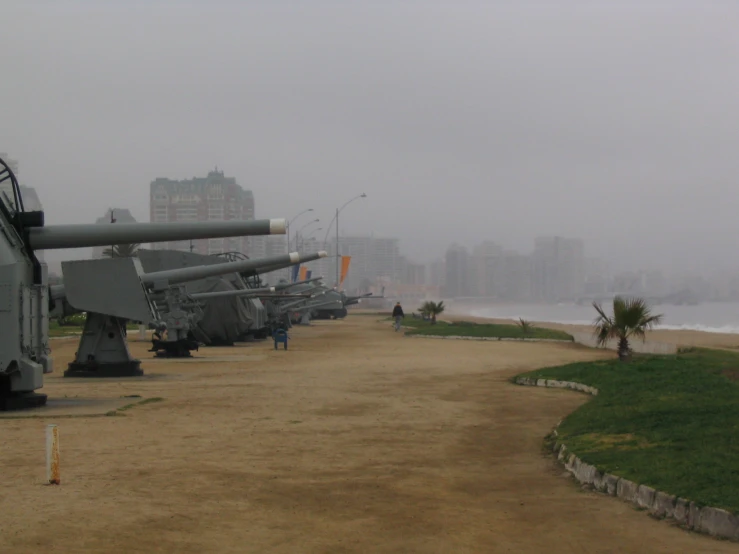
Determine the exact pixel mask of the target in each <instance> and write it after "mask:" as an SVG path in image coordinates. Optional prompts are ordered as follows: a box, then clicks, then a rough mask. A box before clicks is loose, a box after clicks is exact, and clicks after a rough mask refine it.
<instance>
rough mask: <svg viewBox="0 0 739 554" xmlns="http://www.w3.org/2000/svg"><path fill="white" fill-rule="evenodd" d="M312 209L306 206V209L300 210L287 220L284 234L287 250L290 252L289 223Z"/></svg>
mask: <svg viewBox="0 0 739 554" xmlns="http://www.w3.org/2000/svg"><path fill="white" fill-rule="evenodd" d="M312 211H313V208H308V209H306V210H303V211H302V212H300V213H299V214H298V215H296V216H295V217H293V218H292V219H291V220H290V221H288V222H287V229H285V231H286V233H285V234H286V235H287V251H288V252H290V225H292V222H293V221H295V220H296V219H298V218H299V217H300V216H301V215H303V214H306V213H308V212H312Z"/></svg>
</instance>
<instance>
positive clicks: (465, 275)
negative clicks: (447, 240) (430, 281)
mask: <svg viewBox="0 0 739 554" xmlns="http://www.w3.org/2000/svg"><path fill="white" fill-rule="evenodd" d="M445 262H446V263H445V268H446V272H445V273H446V278H445V283H444V296H445V297H447V298H455V297H460V296H473V294H474V291H473V290H472V286H471V282H472V281H473V272H472V271H471V270H472V267H471V265H472V264H471V260H470V255H469V252H468V251H467V249H466V248H465V247H464V246H460V245H458V244H453V245H451V246H450V247H449V248H448V249H447V251H446V256H445Z"/></svg>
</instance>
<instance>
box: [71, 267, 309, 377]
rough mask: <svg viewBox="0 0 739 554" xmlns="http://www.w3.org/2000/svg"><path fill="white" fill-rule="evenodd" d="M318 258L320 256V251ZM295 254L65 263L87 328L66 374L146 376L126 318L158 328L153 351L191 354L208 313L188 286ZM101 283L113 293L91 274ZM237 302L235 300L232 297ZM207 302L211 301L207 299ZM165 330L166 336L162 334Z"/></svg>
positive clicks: (73, 301) (74, 302)
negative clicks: (149, 267)
mask: <svg viewBox="0 0 739 554" xmlns="http://www.w3.org/2000/svg"><path fill="white" fill-rule="evenodd" d="M314 257H315V258H318V257H321V255H320V254H316V255H315V256H314ZM300 261H301V258H300V256H299V254H298V253H297V252H293V253H291V254H283V255H281V256H272V257H270V258H263V259H260V260H242V261H238V262H225V263H215V264H211V265H197V266H192V267H185V268H178V269H164V270H160V271H150V272H144V271H143V268H142V263H141V260H139V259H138V258H110V259H104V260H81V261H74V262H63V263H62V268H63V271H64V276H65V285H64V287H65V291H66V297H67V301H68V302H69V304H70V306H72V307H73V308H76V309H77V310H80V311H84V312H87V317H86V320H85V329H84V331H83V333H82V337H81V339H80V346H79V349H78V351H77V355H76V357H75V360H74V361H73V362H72V363H70V364H69V368H68V369H67V371H66V372H65V373H64V375H65V377H121V376H130V375H142V374H143V371H142V370H141V367H140V366H141V361H140V360H137V359H134V358H133V357H132V356H131V354H130V352H129V350H128V347H127V343H126V338H125V336H126V333H125V323H126V320H133V321H138V322H141V323H144V324H147V325H149V326H151V327H154V328H155V329H156V336H155V337H154V341H153V348H152V350H151V351H153V352H157V353H158V354H160V355H170V356H178V357H180V356H189V355H190V351H191V350H196V349H197V348H198V346H199V343H198V339H197V336H196V335H194V334H193V330H194V329H196V326H197V324H198V323H199V322H200V321H201V320H202V319H203V318H204V316H205V313H204V311H203V310H202V308H201V306H200V303H199V302H198V301H196V300H195V299H193V298H191V297H190V296H189V295H188V291H187V289H186V287H185V286H174V285H184V284H185V283H191V282H194V281H198V280H202V279H205V278H210V277H220V276H222V275H226V274H231V273H235V272H239V271H249V270H255V269H258V268H259V267H261V266H264V265H271V264H276V263H288V262H290V263H299V262H300ZM91 275H96V276H100V277H101V278H102V279H101V282H102V283H107V282H109V281H110V280H111V279H113V278H115V282H116V290H115V294H111V293H110V290H109V289H108V288H107V287H105V286H95V285H91V284H90V276H91ZM228 300H229V301H231V302H233V301H234V299H233V298H229V299H228ZM205 302H207V300H205ZM165 332H166V338H164V333H165Z"/></svg>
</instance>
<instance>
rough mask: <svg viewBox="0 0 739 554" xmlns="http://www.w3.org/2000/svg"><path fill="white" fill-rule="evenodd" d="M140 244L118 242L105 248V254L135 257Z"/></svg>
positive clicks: (113, 256)
mask: <svg viewBox="0 0 739 554" xmlns="http://www.w3.org/2000/svg"><path fill="white" fill-rule="evenodd" d="M139 246H141V245H140V244H117V245H115V246H113V247H111V248H106V249H105V250H103V256H107V257H108V258H133V257H134V256H135V255H136V251H137V250H138V249H139Z"/></svg>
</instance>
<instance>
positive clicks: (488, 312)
mask: <svg viewBox="0 0 739 554" xmlns="http://www.w3.org/2000/svg"><path fill="white" fill-rule="evenodd" d="M603 307H604V309H605V311H606V313H607V314H609V313H611V309H612V308H611V307H610V306H609V305H608V303H604V304H603ZM651 308H652V311H653V312H654V313H658V314H663V318H662V324H661V325H658V326H656V327H655V328H656V329H675V330H681V329H682V330H691V331H706V332H709V333H739V302H724V303H717V302H716V303H714V302H706V303H702V304H696V305H694V306H671V305H661V306H652V307H651ZM466 312H467V313H469V314H470V315H471V316H474V317H489V318H498V319H518V318H523V319H526V320H529V321H539V322H544V321H548V322H552V323H570V324H575V325H590V324H592V323H593V320H594V319H595V317H596V316H597V313H596V311H595V310H594V309H593V307H592V306H591V305H578V304H501V305H488V306H480V307H478V308H475V307H472V306H470V308H468V309H467V310H466Z"/></svg>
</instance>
